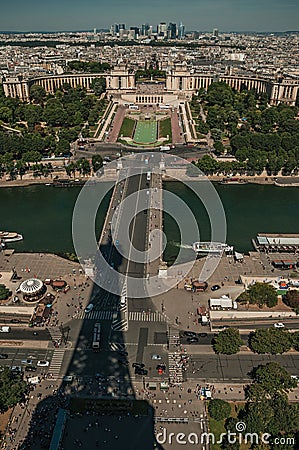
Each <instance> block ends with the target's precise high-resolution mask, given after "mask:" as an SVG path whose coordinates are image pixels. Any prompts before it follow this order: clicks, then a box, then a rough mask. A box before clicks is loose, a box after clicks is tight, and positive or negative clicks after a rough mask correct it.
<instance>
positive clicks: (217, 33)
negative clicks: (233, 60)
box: [213, 28, 219, 37]
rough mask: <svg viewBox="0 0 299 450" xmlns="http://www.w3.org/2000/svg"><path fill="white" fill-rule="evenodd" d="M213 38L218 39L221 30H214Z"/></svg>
mask: <svg viewBox="0 0 299 450" xmlns="http://www.w3.org/2000/svg"><path fill="white" fill-rule="evenodd" d="M213 36H214V37H218V36H219V30H218V28H214V30H213Z"/></svg>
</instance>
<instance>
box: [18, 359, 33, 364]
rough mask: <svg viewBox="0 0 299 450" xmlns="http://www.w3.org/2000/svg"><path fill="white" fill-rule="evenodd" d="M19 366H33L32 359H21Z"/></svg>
mask: <svg viewBox="0 0 299 450" xmlns="http://www.w3.org/2000/svg"><path fill="white" fill-rule="evenodd" d="M21 364H27V365H31V364H33V361H32V359H22V361H21Z"/></svg>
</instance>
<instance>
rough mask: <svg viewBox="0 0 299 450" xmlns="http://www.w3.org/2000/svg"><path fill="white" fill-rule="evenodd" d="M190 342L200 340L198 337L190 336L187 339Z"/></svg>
mask: <svg viewBox="0 0 299 450" xmlns="http://www.w3.org/2000/svg"><path fill="white" fill-rule="evenodd" d="M187 341H188V342H189V344H194V343H195V342H198V337H190V338H188V339H187Z"/></svg>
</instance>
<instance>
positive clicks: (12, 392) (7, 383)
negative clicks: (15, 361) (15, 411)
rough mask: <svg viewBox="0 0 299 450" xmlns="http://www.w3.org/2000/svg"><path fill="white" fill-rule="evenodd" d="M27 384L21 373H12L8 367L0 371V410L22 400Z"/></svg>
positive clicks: (4, 409) (3, 410)
mask: <svg viewBox="0 0 299 450" xmlns="http://www.w3.org/2000/svg"><path fill="white" fill-rule="evenodd" d="M26 389H27V384H26V383H25V381H23V380H22V375H17V374H15V373H12V371H11V370H10V369H9V368H8V367H4V368H3V370H2V371H1V372H0V412H5V411H7V410H8V409H9V408H12V407H13V406H15V405H16V404H17V403H19V402H21V401H22V400H24V396H25V392H26Z"/></svg>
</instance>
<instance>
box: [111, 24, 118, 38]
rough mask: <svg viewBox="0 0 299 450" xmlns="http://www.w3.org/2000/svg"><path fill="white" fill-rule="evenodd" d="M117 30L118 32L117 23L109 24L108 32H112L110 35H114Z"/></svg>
mask: <svg viewBox="0 0 299 450" xmlns="http://www.w3.org/2000/svg"><path fill="white" fill-rule="evenodd" d="M118 32H119V27H118V25H117V23H114V24H113V25H111V27H110V33H111V34H112V36H115V35H116V34H117V33H118Z"/></svg>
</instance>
